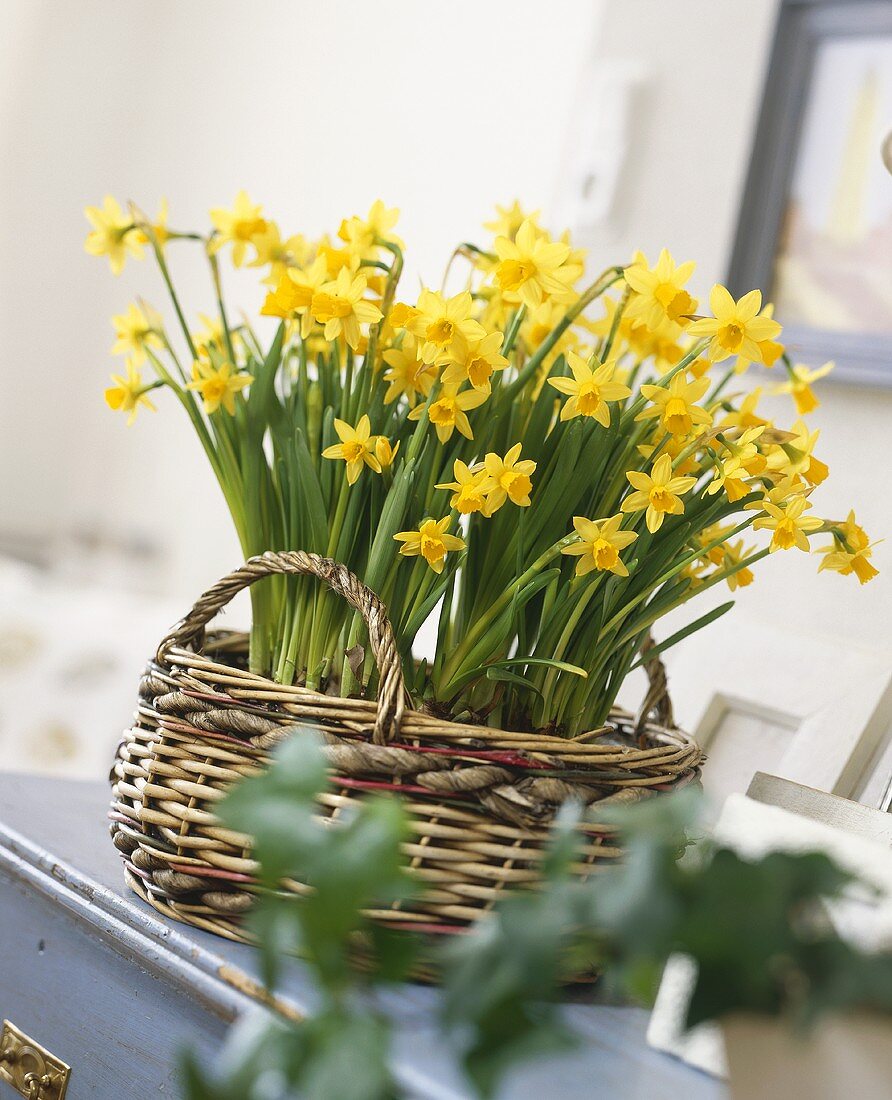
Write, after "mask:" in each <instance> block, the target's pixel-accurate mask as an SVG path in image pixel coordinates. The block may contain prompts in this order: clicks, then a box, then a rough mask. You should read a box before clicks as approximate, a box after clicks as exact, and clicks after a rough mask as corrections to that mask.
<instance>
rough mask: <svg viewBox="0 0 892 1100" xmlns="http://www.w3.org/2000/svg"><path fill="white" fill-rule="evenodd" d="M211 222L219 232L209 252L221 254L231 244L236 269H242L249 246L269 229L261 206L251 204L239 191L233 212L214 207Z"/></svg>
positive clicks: (245, 194)
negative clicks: (224, 247) (222, 249)
mask: <svg viewBox="0 0 892 1100" xmlns="http://www.w3.org/2000/svg"><path fill="white" fill-rule="evenodd" d="M211 222H212V223H213V226H214V229H216V231H217V232H216V234H215V235H214V237H213V239H212V240H211V243H210V244H209V246H208V250H209V251H210V252H212V253H214V252H219V251H220V249H221V248H223V246H224V245H227V244H231V245H232V262H233V264H234V265H235V266H236V267H241V266H242V264H243V263H244V262H245V254H246V253H247V250H248V245H249V244H252V243H253V242H254V239H255V238H256V237H259V236H261V235H262V234H263V233H265V232H266V229H267V223H266V219H265V218H264V217H263V214H262V212H261V208H260V206H258V205H256V204H255V203H253V202H251V200H250V199H249V198H248V195H247V193H246V192H244V191H239V193H238V194H237V195H236V196H235V202H234V203H233V204H232V209H231V210H227V209H226V208H225V207H223V206H217V207H214V209H213V210H211Z"/></svg>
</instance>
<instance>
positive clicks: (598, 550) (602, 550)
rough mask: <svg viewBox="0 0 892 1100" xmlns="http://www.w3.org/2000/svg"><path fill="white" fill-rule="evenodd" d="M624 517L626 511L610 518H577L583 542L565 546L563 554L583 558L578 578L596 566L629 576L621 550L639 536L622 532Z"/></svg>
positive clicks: (576, 525) (576, 526) (605, 570)
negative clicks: (620, 554) (621, 557)
mask: <svg viewBox="0 0 892 1100" xmlns="http://www.w3.org/2000/svg"><path fill="white" fill-rule="evenodd" d="M622 520H623V516H622V512H620V513H619V514H618V515H615V516H611V517H610V519H600V520H592V519H586V518H585V517H584V516H574V517H573V527H574V529H575V531H576V534H577V535H579V539H580V541H579V542H572V543H570V545H569V546H564V547H562V549H561V553H562V554H569V555H572V556H574V557H578V558H579V560H578V561H577V562H576V576H577V577H584V576H585V575H586V574H587V573H591V572H592V570H593V569H597V570H600V571H602V572H608V573H615V574H616V575H617V576H618V577H628V575H629V570H628V569H627V568H626V566H625V565H624V564H623V562H622V561H621V560H620V556H619V552H620V550H623V549H625V547H626V546H628V545H629V544H630V543H632V542H634V541H635V539H637V538H638V535H637V534H636V533H635V532H634V531H621V530H620V529H619V528H620V524H621V523H622Z"/></svg>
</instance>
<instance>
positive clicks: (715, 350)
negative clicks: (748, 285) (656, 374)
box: [688, 284, 781, 363]
mask: <svg viewBox="0 0 892 1100" xmlns="http://www.w3.org/2000/svg"><path fill="white" fill-rule="evenodd" d="M709 306H710V309H711V310H712V312H713V314H714V316H713V317H704V318H702V319H701V320H699V321H694V323H693V324H692V325H691V326H690V328H689V329H688V332H689V333H690V335H691V336H709V337H711V338H712V339H711V341H710V344H709V350H708V355H709V358H710V359H711V360H713V361H714V362H719V361H721V360H722V359H727V358H728V356H729V355H742V356H744V357H745V358H747V359H749V360H750V361H751V362H754V363H758V362H761V361H762V351H761V350H760V348H759V341H762V340H773V339H774V337H775V336H777V335H778V334H779V333H780V330H781V327H780V325H779V324H778V323H777V321H775V320H773V319H772V318H770V317H766V316H765V315H764V314H762V315H761V316H760V315H759V310H760V309H761V307H762V292H761V291H759V290H751V291H750V292H749V294H744V296H743V297H742V298H740V299H739V301H736V302H735V301H734V299H733V298H732V297H731V295H730V294H729V293H728V291H727V290H726V289H725V287H723V286H719V285H718V284H716V285H715V286H714V287H713V288H712V290H711V291H710V294H709Z"/></svg>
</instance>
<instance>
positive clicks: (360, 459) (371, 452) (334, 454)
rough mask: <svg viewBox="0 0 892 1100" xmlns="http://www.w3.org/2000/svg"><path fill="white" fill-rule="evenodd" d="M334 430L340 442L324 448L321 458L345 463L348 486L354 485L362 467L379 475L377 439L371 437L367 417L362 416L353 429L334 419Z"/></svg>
mask: <svg viewBox="0 0 892 1100" xmlns="http://www.w3.org/2000/svg"><path fill="white" fill-rule="evenodd" d="M334 430H335V431H336V432H337V433H338V439H340V441H341V442H340V443H334V444H332V446H330V447H326V448H325V450H324V451H323V452H322V457H323V458H339V459H342V460H343V461H344V462H346V463H347V484H348V485H355V484H356V482H357V480H358V479H359V475H360V474H361V473H362V468H363V466H364V465H365V466H368V467H369V469H371V470H374V471H375V473H376V474H380V473H381V461H380V459H379V458H378V456H377V454H376V453H375V446H376V443H377V439H376V438H375V437H373V436H372V425H371V421H370V420H369V418H368V416H366V415H365V414H363V415H362V416H361V417H360V418H359V422H358V423H357V425H356V427H355V428H352V427H351V426H350V425H349V424H348V423H346V421H344V420H337V419H336V420H335V421H334Z"/></svg>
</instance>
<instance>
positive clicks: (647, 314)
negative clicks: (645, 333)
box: [625, 248, 697, 332]
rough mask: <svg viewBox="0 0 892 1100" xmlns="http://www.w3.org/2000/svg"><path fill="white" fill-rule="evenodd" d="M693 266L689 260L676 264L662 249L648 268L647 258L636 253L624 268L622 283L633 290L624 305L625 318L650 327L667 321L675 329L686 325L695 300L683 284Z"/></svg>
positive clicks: (695, 303)
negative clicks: (652, 264)
mask: <svg viewBox="0 0 892 1100" xmlns="http://www.w3.org/2000/svg"><path fill="white" fill-rule="evenodd" d="M695 266H696V265H695V264H694V262H693V261H692V260H688V261H687V262H686V263H683V264H676V262H675V260H673V259H672V256H671V255H670V253H669V251H668V250H667V249H665V248H664V249H663V250H662V252H661V253H660V258H659V259H658V260H657V263H656V266H655V267H653V268H651V267H650V265H649V264H648V262H647V257H646V256H645V255H644V254H643V253H642V252H637V253H636V254H635V258H634V261H633V262H632V263H631V264H630V265H629V266H628V267H627V268H626V270H625V279H626V282H627V283H628V285H629V286H630V287H631V288H632V290H633V291H634V292H635V293H634V294H633V295H632V297H631V299H630V301H629V304H628V306H627V307H626V312H627V314H628V317H629V319H630V320H633V319H635V318H640V319H641V320H642V321H643V322H644V324H646V325H647V327H648V328H650V329H656V328H658V326H659V325H660V324H662V323H663V322H665V321H669V322H671V323H672V324H673V325H675V326H676V328H675V332H678V328H679V327H682V328H683V327H684V326H685V325H686V324H688V319H689V317H690V316H691V315H692V314H694V313H696V312H697V299H696V298H692V297H691V295H690V294H689V293H688V292H687V291H686V290H685V289H684V284H685V283H686V282H687V281H688V279H690V277H691V276H692V275H693V274H694V268H695Z"/></svg>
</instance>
